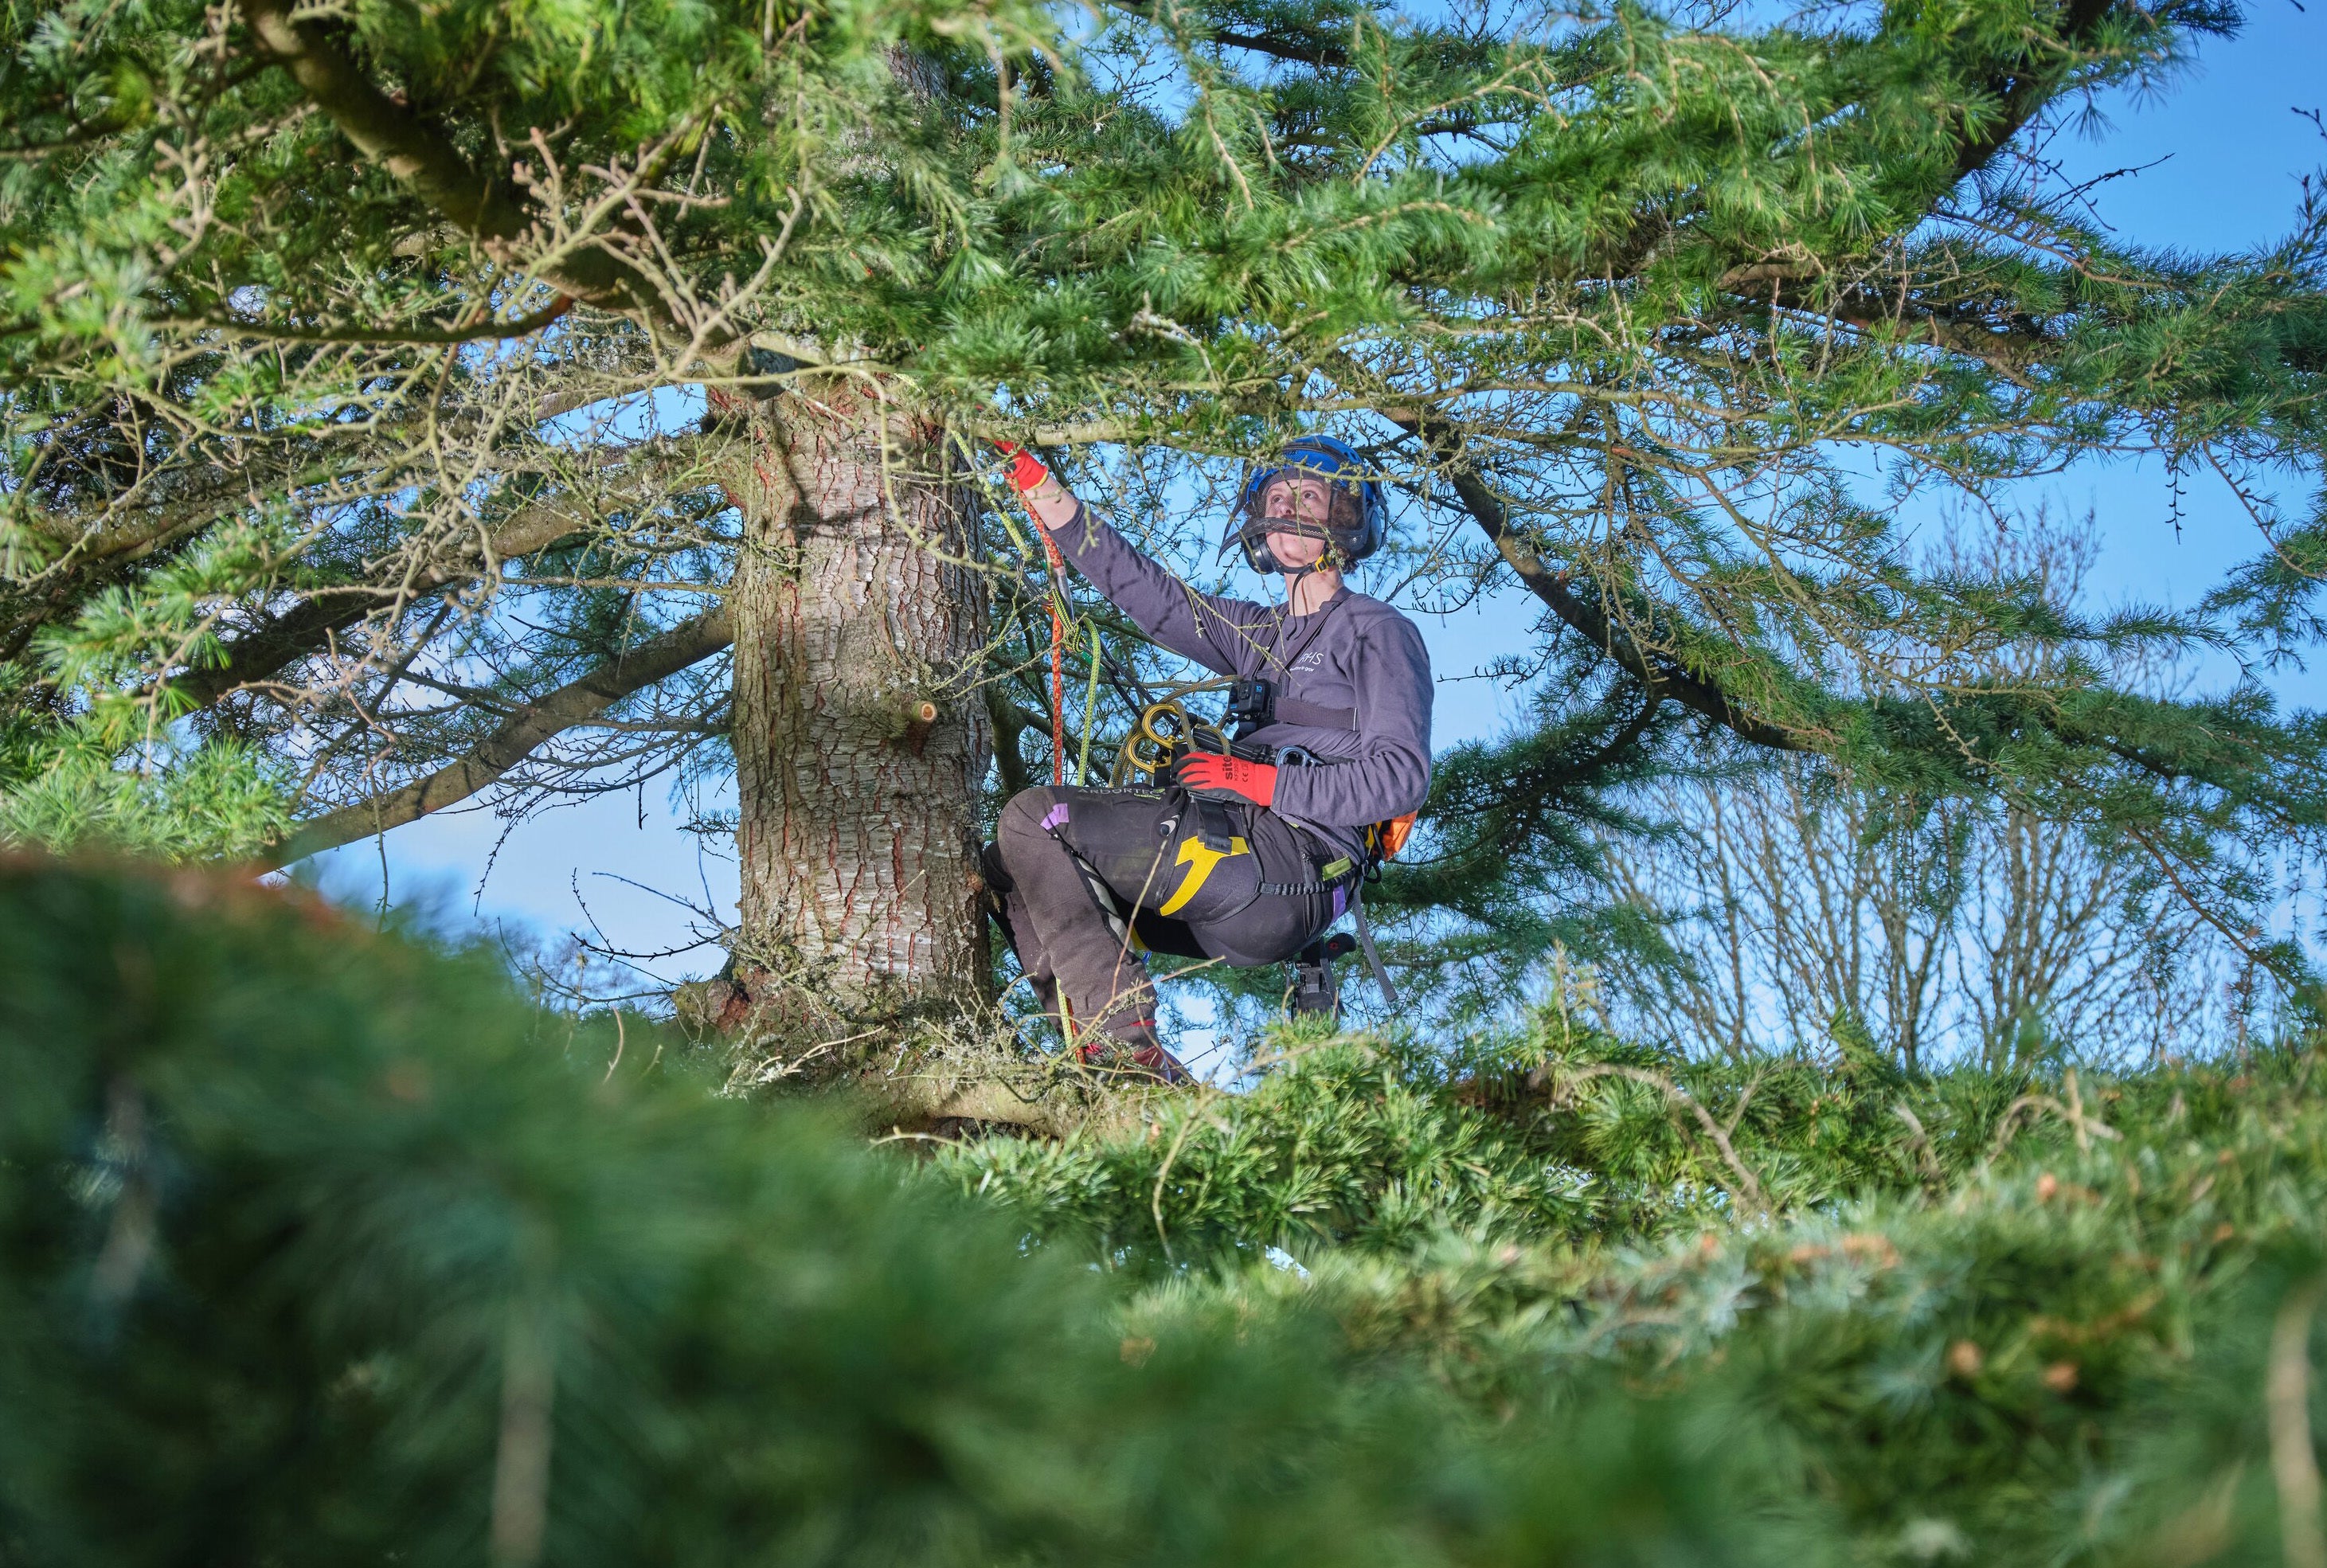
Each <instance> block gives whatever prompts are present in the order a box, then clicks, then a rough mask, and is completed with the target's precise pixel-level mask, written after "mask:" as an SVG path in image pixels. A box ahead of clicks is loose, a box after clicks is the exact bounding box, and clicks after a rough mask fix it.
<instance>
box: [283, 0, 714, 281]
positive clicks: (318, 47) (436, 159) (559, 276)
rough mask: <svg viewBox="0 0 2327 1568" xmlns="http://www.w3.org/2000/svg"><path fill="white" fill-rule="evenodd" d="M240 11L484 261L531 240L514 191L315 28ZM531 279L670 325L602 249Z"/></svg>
mask: <svg viewBox="0 0 2327 1568" xmlns="http://www.w3.org/2000/svg"><path fill="white" fill-rule="evenodd" d="M242 14H243V19H244V20H245V21H246V22H248V23H249V24H250V30H251V32H252V33H254V34H255V35H256V36H257V40H258V42H259V45H260V47H261V48H262V49H263V50H264V51H266V54H267V55H268V56H269V57H271V58H272V59H273V61H275V62H276V64H278V65H280V66H282V67H283V68H284V69H285V70H287V71H289V72H290V74H291V78H292V79H293V80H294V81H295V82H297V83H298V84H299V87H300V89H301V90H302V91H304V92H305V93H306V95H307V97H308V98H309V99H310V100H311V101H313V104H314V105H315V107H317V108H319V109H321V110H322V111H323V113H324V114H325V115H326V116H328V117H330V119H331V121H332V124H333V125H335V126H338V127H339V128H340V132H341V135H345V136H346V137H347V138H348V140H349V141H350V142H352V143H353V144H355V146H356V150H357V151H359V152H360V153H361V154H363V155H364V156H365V157H367V158H369V159H370V160H371V161H372V162H373V163H377V164H378V165H379V166H380V167H381V168H384V169H386V170H387V171H388V173H390V174H392V175H394V176H395V178H396V180H397V182H398V183H400V184H401V185H403V186H404V187H405V189H407V190H408V191H411V192H412V193H413V194H414V195H415V196H416V197H418V198H419V199H420V200H421V201H425V202H426V203H427V204H428V205H429V207H431V208H432V209H434V210H435V211H436V212H437V213H438V214H440V215H441V216H442V217H443V218H444V219H445V220H446V221H447V222H449V223H451V224H453V226H454V227H455V228H458V229H462V230H463V231H464V232H466V233H468V234H471V235H472V236H474V237H475V238H477V239H478V240H479V241H480V242H481V243H482V245H483V246H484V248H485V250H486V251H487V253H488V254H490V255H492V256H493V257H496V258H497V259H510V258H513V257H516V256H517V255H518V253H519V252H520V251H521V250H522V249H523V248H524V247H525V246H526V245H527V243H528V241H529V240H530V239H532V238H534V236H535V234H536V232H537V228H538V223H539V219H538V214H537V213H536V212H535V211H534V210H533V208H532V206H531V204H530V203H528V202H527V201H524V200H522V199H521V198H520V197H519V196H518V195H516V194H515V193H514V192H515V187H514V186H513V185H511V184H509V183H508V182H505V181H503V180H501V179H497V178H492V177H489V176H487V175H485V174H483V173H480V172H479V171H478V170H476V169H475V168H474V167H472V165H471V164H470V163H469V161H468V160H467V159H466V158H464V157H463V156H462V155H461V153H460V150H459V149H458V148H456V147H455V146H453V143H452V141H451V140H450V138H448V137H446V136H445V135H444V133H443V132H442V131H440V130H439V129H437V128H436V127H435V126H431V125H429V124H428V123H427V122H426V121H425V120H424V119H422V118H421V117H419V116H417V115H416V114H414V113H412V112H411V110H409V109H407V108H406V107H403V106H402V105H399V104H398V103H397V102H396V101H395V100H394V99H393V98H389V97H388V95H387V94H386V93H383V92H381V91H380V90H379V89H378V88H377V87H374V86H373V85H372V83H371V81H370V80H369V79H368V78H367V77H366V76H365V75H364V73H363V72H362V70H360V69H359V68H358V67H357V65H356V63H355V61H352V60H350V59H349V58H348V56H347V55H346V54H345V53H344V52H342V51H341V50H340V49H338V48H337V47H336V46H334V45H333V44H332V42H331V41H330V40H329V39H328V38H327V37H326V36H325V35H324V33H323V32H322V29H320V28H318V27H316V26H315V25H313V23H303V22H298V21H295V20H294V19H293V12H292V7H291V6H290V5H287V4H285V3H284V0H242ZM538 275H539V276H541V277H542V278H543V279H544V280H545V281H546V282H548V283H550V284H552V285H555V286H556V288H558V289H559V290H560V291H562V292H563V293H565V294H570V295H571V296H573V298H574V299H575V300H577V301H579V302H581V303H584V304H587V305H592V306H595V307H596V308H597V309H600V310H604V311H611V312H613V313H617V314H621V315H626V316H631V317H634V318H637V319H639V320H640V321H645V322H668V319H669V312H668V309H667V308H666V306H665V303H664V301H663V297H662V292H661V290H660V289H659V288H657V287H656V285H655V284H654V281H653V280H652V279H651V278H650V277H649V276H648V275H646V274H645V273H643V272H640V270H639V269H638V268H637V267H635V266H631V264H630V263H628V262H626V261H624V260H622V259H621V257H617V256H616V255H615V254H614V253H613V252H612V251H611V250H608V249H607V248H606V247H604V246H603V245H586V246H584V247H580V248H578V249H575V250H573V251H571V252H569V253H567V254H566V255H565V256H563V257H560V258H558V260H557V261H556V263H555V264H554V265H551V266H546V267H542V268H540V269H539V272H538Z"/></svg>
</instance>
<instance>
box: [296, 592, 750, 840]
mask: <svg viewBox="0 0 2327 1568" xmlns="http://www.w3.org/2000/svg"><path fill="white" fill-rule="evenodd" d="M734 638H735V634H734V626H733V623H732V622H731V621H729V619H728V615H727V611H726V609H725V607H724V606H722V607H720V608H719V609H716V610H711V611H705V612H704V613H703V614H701V615H698V616H696V618H695V619H694V620H692V621H687V622H686V623H685V624H683V625H680V626H676V627H673V628H672V629H671V630H668V631H666V632H664V633H663V634H662V635H661V636H659V637H654V638H650V639H648V640H646V641H645V642H642V643H640V644H639V646H638V647H636V648H633V649H629V650H628V651H627V652H624V653H622V654H621V655H619V656H617V657H616V658H613V659H612V660H611V661H609V662H608V663H606V664H603V665H601V666H599V667H597V668H596V669H593V670H592V671H591V672H590V673H589V674H588V675H585V676H584V677H581V678H580V679H579V680H575V681H569V682H567V683H566V684H565V686H560V687H558V688H557V689H556V691H553V692H551V693H549V694H548V695H546V696H543V697H539V698H537V699H536V700H535V701H533V702H530V703H528V704H527V705H525V706H523V707H521V708H519V709H518V710H517V711H516V712H515V713H513V714H510V715H509V718H508V719H507V720H506V721H504V722H503V723H502V724H501V726H500V728H499V729H498V730H496V731H494V732H493V733H492V735H491V737H490V738H489V739H487V740H486V741H485V742H484V743H483V744H482V745H480V746H479V747H478V748H477V749H476V750H475V751H472V752H470V753H469V754H468V755H467V756H465V757H463V758H461V759H459V760H458V761H453V762H448V763H446V764H445V765H444V767H442V768H439V769H437V770H435V772H434V773H431V774H429V775H428V776H427V777H426V778H425V779H416V780H415V781H414V782H412V783H410V784H407V785H406V786H404V787H403V788H402V789H396V790H392V791H390V792H389V793H388V794H386V795H383V796H379V797H378V798H375V799H371V800H366V801H360V802H358V803H357V804H355V805H353V806H344V807H341V808H340V809H339V810H337V811H332V812H329V813H327V814H325V815H324V816H322V817H317V818H315V819H314V820H313V821H312V822H308V823H305V824H304V825H303V826H301V827H300V828H299V830H298V831H297V832H296V833H294V834H293V835H291V837H290V838H289V839H288V840H287V841H285V843H283V844H282V845H277V846H276V848H275V849H274V850H273V851H271V852H270V853H268V854H266V855H265V856H263V857H262V858H264V859H265V860H266V861H267V862H268V863H270V864H272V865H275V866H284V865H288V864H290V863H292V862H293V861H295V860H304V858H306V857H307V856H308V855H311V854H319V853H321V852H322V851H323V850H326V849H335V848H337V847H338V846H339V845H343V844H352V843H353V842H355V841H356V840H357V839H360V838H368V837H369V836H370V835H373V834H376V833H385V832H387V831H388V829H389V828H391V827H401V826H404V825H405V824H406V823H407V822H417V821H418V820H419V819H420V818H421V817H425V816H427V815H428V814H429V813H430V812H432V811H439V810H442V809H443V808H444V807H447V806H453V805H457V804H458V803H460V802H461V801H463V800H466V799H468V798H470V797H471V796H472V795H474V794H476V793H477V792H478V791H479V790H481V789H486V788H488V787H490V786H491V785H492V784H493V783H494V782H495V781H496V780H498V779H500V777H501V776H502V775H503V774H505V773H507V772H508V771H509V770H510V769H512V768H514V767H516V766H517V765H518V764H519V762H521V761H524V760H525V759H526V757H527V756H528V755H529V754H530V753H531V752H532V751H533V749H534V748H535V747H537V746H538V745H540V744H541V743H542V742H545V741H547V740H548V739H550V738H551V737H552V736H554V735H557V734H559V733H563V732H565V731H566V730H570V729H572V728H574V727H575V725H577V724H584V723H589V722H590V721H591V720H592V719H594V718H596V717H597V716H598V715H599V714H603V713H604V712H605V711H606V710H607V709H608V708H610V707H612V706H613V705H615V704H616V703H618V702H621V700H622V699H623V698H625V697H628V696H631V695H635V694H637V693H639V692H641V691H644V690H645V689H646V688H647V687H649V686H653V685H654V684H655V683H656V682H658V681H661V680H666V679H668V678H669V677H671V676H674V675H677V674H678V672H679V671H680V670H682V669H685V668H687V667H688V666H689V665H694V664H700V663H701V662H702V661H703V660H705V659H706V658H710V657H711V656H712V655H713V654H715V653H717V652H719V651H720V650H721V649H724V648H726V647H727V645H728V644H729V643H731V642H733V641H734Z"/></svg>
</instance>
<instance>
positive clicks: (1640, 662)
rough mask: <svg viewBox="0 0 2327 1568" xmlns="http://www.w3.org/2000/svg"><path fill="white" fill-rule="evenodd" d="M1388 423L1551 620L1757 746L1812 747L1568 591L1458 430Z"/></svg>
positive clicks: (1396, 413)
mask: <svg viewBox="0 0 2327 1568" xmlns="http://www.w3.org/2000/svg"><path fill="white" fill-rule="evenodd" d="M1382 415H1383V417H1385V418H1387V419H1388V420H1389V421H1390V422H1391V423H1392V424H1394V425H1397V426H1398V427H1399V428H1400V429H1402V430H1404V431H1406V432H1407V433H1408V434H1413V435H1416V436H1419V437H1420V438H1421V439H1422V440H1423V441H1424V442H1425V443H1427V444H1428V445H1429V447H1430V448H1431V450H1432V451H1433V452H1434V453H1436V454H1437V456H1438V457H1439V459H1440V461H1441V462H1444V464H1445V469H1444V472H1445V475H1446V479H1447V481H1448V482H1449V483H1450V484H1452V485H1453V488H1454V494H1455V497H1456V499H1459V500H1460V501H1461V502H1462V503H1463V510H1464V511H1466V512H1468V513H1470V515H1471V519H1472V521H1473V522H1475V523H1477V524H1478V525H1479V529H1480V531H1481V533H1483V534H1485V535H1486V536H1487V537H1488V538H1489V539H1490V540H1491V541H1492V543H1493V544H1494V546H1495V549H1496V552H1497V553H1498V554H1499V555H1501V556H1502V558H1503V562H1504V564H1505V565H1508V566H1509V567H1510V569H1511V571H1512V573H1513V574H1516V575H1517V576H1518V578H1519V581H1520V582H1521V583H1525V584H1526V585H1527V588H1528V592H1529V593H1533V594H1534V595H1535V596H1536V597H1537V599H1540V600H1541V601H1543V602H1544V604H1545V605H1546V606H1547V607H1548V608H1549V609H1550V611H1551V612H1552V613H1553V614H1554V615H1556V616H1557V617H1559V619H1560V621H1562V622H1563V623H1565V625H1566V626H1568V627H1569V628H1570V629H1572V630H1575V631H1577V632H1580V633H1582V634H1583V636H1584V639H1586V640H1587V641H1589V642H1590V643H1591V644H1592V645H1593V647H1594V648H1598V649H1602V650H1603V651H1604V652H1605V653H1606V654H1607V655H1608V657H1609V658H1612V659H1613V660H1614V661H1615V662H1616V664H1617V665H1618V666H1620V667H1621V668H1622V669H1623V670H1624V671H1625V672H1626V673H1628V674H1629V675H1631V677H1633V678H1634V679H1636V680H1638V681H1640V683H1641V684H1642V685H1644V686H1647V687H1648V688H1649V691H1651V692H1653V693H1655V694H1656V695H1659V696H1660V697H1666V698H1669V699H1671V700H1672V701H1674V702H1677V703H1679V704H1680V705H1683V706H1684V707H1687V708H1690V709H1693V710H1695V711H1696V712H1697V713H1700V714H1704V715H1705V716H1706V718H1709V719H1711V720H1713V721H1714V722H1715V723H1717V724H1720V725H1722V726H1723V727H1724V728H1726V729H1728V730H1731V731H1733V732H1734V733H1736V734H1738V735H1740V736H1742V737H1743V739H1745V740H1748V741H1751V742H1753V743H1754V744H1755V745H1757V746H1768V747H1770V748H1771V749H1772V750H1775V751H1808V750H1810V749H1811V748H1810V747H1809V745H1808V742H1806V741H1804V740H1803V738H1802V737H1800V736H1799V735H1797V734H1796V733H1793V732H1792V731H1790V730H1787V729H1783V728H1781V727H1780V726H1779V725H1776V724H1772V723H1767V722H1765V721H1763V720H1761V719H1757V718H1755V717H1754V716H1753V715H1752V714H1750V713H1748V712H1746V711H1745V709H1743V707H1740V706H1739V705H1737V704H1736V703H1734V702H1733V701H1731V700H1730V697H1729V695H1728V694H1727V693H1725V692H1724V691H1723V690H1722V689H1721V688H1720V686H1717V685H1715V683H1713V682H1711V681H1708V680H1705V679H1703V678H1701V677H1697V676H1696V675H1693V674H1691V673H1690V672H1689V671H1688V670H1687V669H1685V668H1683V667H1681V666H1680V665H1678V664H1676V663H1674V662H1673V661H1672V660H1670V659H1668V658H1663V657H1661V656H1659V655H1655V654H1651V653H1649V651H1647V650H1646V649H1642V648H1641V647H1640V644H1639V643H1638V642H1637V641H1635V640H1634V639H1633V638H1632V637H1631V634H1630V633H1628V632H1626V631H1625V630H1623V629H1622V628H1621V627H1619V626H1617V625H1616V624H1615V623H1614V622H1613V621H1611V620H1610V619H1609V618H1608V616H1607V614H1606V613H1605V612H1604V611H1603V610H1602V609H1601V608H1600V606H1598V605H1597V604H1594V603H1593V602H1591V601H1590V600H1588V599H1586V598H1585V597H1584V595H1583V594H1581V593H1576V592H1575V589H1573V588H1572V587H1570V586H1569V585H1568V581H1567V576H1566V574H1565V573H1562V572H1557V571H1555V570H1553V569H1552V568H1551V567H1550V566H1548V565H1546V564H1545V562H1544V559H1543V557H1542V556H1540V555H1537V554H1536V552H1535V549H1534V547H1533V546H1530V545H1528V542H1527V541H1526V540H1525V539H1524V538H1522V537H1519V533H1518V531H1517V530H1516V529H1514V528H1513V527H1511V524H1510V513H1509V509H1507V508H1506V507H1505V506H1504V505H1503V501H1502V498H1501V497H1500V496H1498V495H1496V494H1495V492H1494V490H1492V489H1491V487H1490V486H1489V485H1488V484H1487V482H1486V481H1485V480H1484V479H1482V478H1481V477H1480V475H1479V473H1478V472H1477V471H1476V470H1474V469H1472V468H1471V467H1469V466H1468V465H1467V463H1466V462H1465V461H1464V460H1463V456H1462V444H1461V442H1460V440H1459V438H1458V434H1457V432H1456V430H1455V427H1454V426H1453V425H1452V424H1451V423H1450V422H1448V421H1447V420H1445V419H1444V418H1442V417H1441V416H1439V415H1435V414H1428V413H1417V412H1414V411H1410V410H1406V409H1402V408H1392V409H1384V410H1383V411H1382Z"/></svg>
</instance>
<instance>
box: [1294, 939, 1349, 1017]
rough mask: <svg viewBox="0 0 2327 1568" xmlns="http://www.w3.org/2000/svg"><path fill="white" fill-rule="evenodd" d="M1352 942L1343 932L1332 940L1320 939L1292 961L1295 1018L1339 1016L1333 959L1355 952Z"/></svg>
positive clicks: (1339, 998) (1338, 983) (1339, 1003)
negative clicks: (1304, 1015)
mask: <svg viewBox="0 0 2327 1568" xmlns="http://www.w3.org/2000/svg"><path fill="white" fill-rule="evenodd" d="M1357 947H1358V944H1357V942H1356V940H1355V939H1354V938H1351V937H1350V936H1349V935H1348V934H1347V933H1343V934H1341V935H1340V936H1335V937H1320V938H1318V939H1317V940H1315V941H1313V942H1312V943H1310V944H1309V945H1308V946H1307V947H1304V948H1302V949H1301V951H1300V952H1298V953H1296V954H1294V958H1293V1012H1294V1015H1295V1016H1298V1015H1300V1014H1302V1013H1327V1014H1330V1015H1332V1016H1333V1017H1336V1018H1338V1017H1340V1016H1341V984H1340V982H1339V981H1337V980H1335V979H1334V977H1333V960H1334V959H1336V958H1344V957H1348V956H1349V955H1350V954H1351V953H1353V952H1355V951H1356V950H1357Z"/></svg>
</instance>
